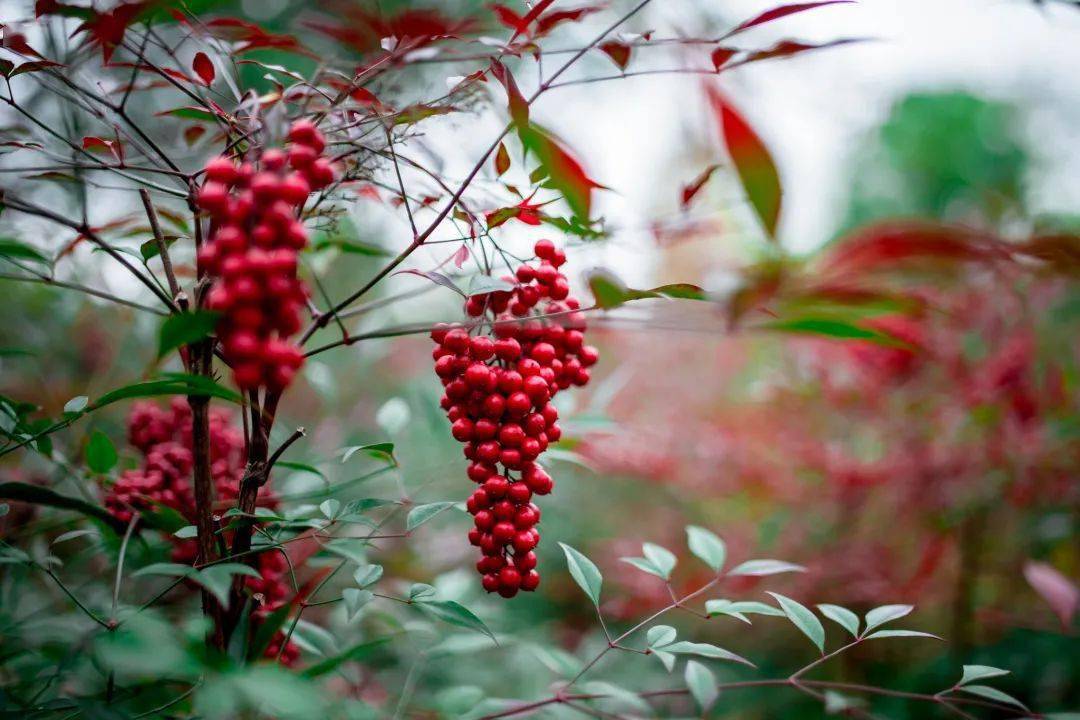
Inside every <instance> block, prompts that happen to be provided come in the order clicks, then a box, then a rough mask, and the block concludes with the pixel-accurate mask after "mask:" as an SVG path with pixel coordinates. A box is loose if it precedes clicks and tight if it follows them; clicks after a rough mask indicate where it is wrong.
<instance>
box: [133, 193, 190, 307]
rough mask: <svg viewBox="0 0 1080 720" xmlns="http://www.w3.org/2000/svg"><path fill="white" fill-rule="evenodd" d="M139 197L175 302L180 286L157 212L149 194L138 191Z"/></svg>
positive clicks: (178, 295)
mask: <svg viewBox="0 0 1080 720" xmlns="http://www.w3.org/2000/svg"><path fill="white" fill-rule="evenodd" d="M139 197H140V198H142V203H143V207H144V208H145V209H146V217H147V219H148V220H150V230H151V231H152V232H153V233H154V240H155V241H156V242H157V246H158V254H159V255H160V256H161V265H162V267H163V268H164V270H165V279H166V280H168V282H169V292H171V293H172V296H173V299H174V300H175V299H176V298H178V297H180V285H179V284H178V283H177V282H176V275H175V273H173V266H172V260H171V259H170V258H169V246H168V245H167V244H166V243H165V235H164V234H163V233H162V232H161V223H159V222H158V216H157V210H155V209H154V203H153V201H152V200H151V199H150V193H148V192H146V190H143V189H140V190H139Z"/></svg>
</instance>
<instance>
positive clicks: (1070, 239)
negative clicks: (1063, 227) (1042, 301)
mask: <svg viewBox="0 0 1080 720" xmlns="http://www.w3.org/2000/svg"><path fill="white" fill-rule="evenodd" d="M1016 250H1017V252H1019V253H1022V254H1024V255H1027V256H1028V257H1031V258H1035V259H1037V260H1040V261H1042V262H1043V263H1045V264H1046V265H1047V267H1048V268H1049V269H1051V270H1053V271H1055V272H1059V273H1062V274H1064V275H1073V276H1076V275H1080V236H1077V235H1064V234H1062V235H1037V236H1035V237H1033V238H1031V239H1030V240H1027V241H1025V242H1023V243H1020V244H1019V245H1018V246H1017V247H1016Z"/></svg>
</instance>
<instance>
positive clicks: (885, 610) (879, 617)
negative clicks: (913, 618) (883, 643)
mask: <svg viewBox="0 0 1080 720" xmlns="http://www.w3.org/2000/svg"><path fill="white" fill-rule="evenodd" d="M914 609H915V608H914V607H912V606H911V605H882V606H881V607H877V608H874V609H873V610H871V611H870V612H868V613H866V632H870V631H871V630H873V629H874V628H876V627H878V626H880V625H884V624H885V623H887V622H891V621H893V620H899V619H900V618H902V617H904V616H905V615H907V614H908V613H910V612H911V611H912V610H914Z"/></svg>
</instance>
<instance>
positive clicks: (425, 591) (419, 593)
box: [409, 583, 439, 602]
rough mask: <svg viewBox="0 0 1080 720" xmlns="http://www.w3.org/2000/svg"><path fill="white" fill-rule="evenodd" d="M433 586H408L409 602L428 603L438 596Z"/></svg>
mask: <svg viewBox="0 0 1080 720" xmlns="http://www.w3.org/2000/svg"><path fill="white" fill-rule="evenodd" d="M438 592H439V591H438V590H436V589H435V586H434V585H428V584H427V583H413V584H412V585H411V586H409V602H428V601H429V600H434V599H435V596H436V595H437V594H438Z"/></svg>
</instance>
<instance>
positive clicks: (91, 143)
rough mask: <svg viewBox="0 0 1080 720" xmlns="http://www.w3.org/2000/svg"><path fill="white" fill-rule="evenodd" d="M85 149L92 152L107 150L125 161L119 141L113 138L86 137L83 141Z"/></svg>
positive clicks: (121, 160)
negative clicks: (118, 144)
mask: <svg viewBox="0 0 1080 720" xmlns="http://www.w3.org/2000/svg"><path fill="white" fill-rule="evenodd" d="M82 148H83V150H90V151H91V152H107V153H111V154H112V156H113V157H114V158H116V159H117V160H119V161H120V162H123V159H124V158H123V155H122V154H121V152H120V150H119V148H118V147H117V143H115V142H114V141H112V140H102V139H101V138H99V137H84V138H83V141H82Z"/></svg>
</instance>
